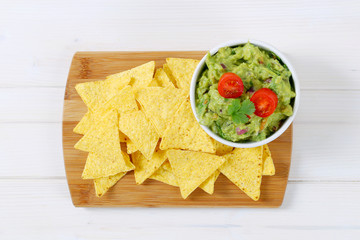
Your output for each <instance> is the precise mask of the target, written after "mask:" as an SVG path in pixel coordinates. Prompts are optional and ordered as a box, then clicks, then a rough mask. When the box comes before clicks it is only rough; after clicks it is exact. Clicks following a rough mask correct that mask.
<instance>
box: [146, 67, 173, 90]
mask: <svg viewBox="0 0 360 240" xmlns="http://www.w3.org/2000/svg"><path fill="white" fill-rule="evenodd" d="M149 86H151V87H164V88H165V87H170V88H175V86H174V84H173V83H172V82H171V80H170V78H169V77H168V76H167V74H166V72H165V71H164V69H162V68H158V69H157V70H156V72H155V76H154V79H153V80H152V81H151V83H150V85H149Z"/></svg>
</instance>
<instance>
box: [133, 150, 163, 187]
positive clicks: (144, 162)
mask: <svg viewBox="0 0 360 240" xmlns="http://www.w3.org/2000/svg"><path fill="white" fill-rule="evenodd" d="M132 156H133V158H132V160H133V163H134V165H135V170H134V175H135V181H136V183H137V184H142V183H143V182H144V181H145V180H146V179H148V178H149V177H150V176H151V175H152V174H153V173H154V172H156V170H158V169H159V167H160V166H161V165H162V164H163V163H164V162H165V160H166V159H167V157H166V151H161V150H159V151H156V152H155V153H154V154H153V155H152V157H151V159H146V158H145V157H144V156H143V155H142V154H141V153H140V152H135V153H134V154H133V155H132Z"/></svg>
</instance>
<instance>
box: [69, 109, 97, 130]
mask: <svg viewBox="0 0 360 240" xmlns="http://www.w3.org/2000/svg"><path fill="white" fill-rule="evenodd" d="M91 115H92V114H91V112H90V111H87V112H86V113H85V115H84V116H83V117H82V118H81V120H80V122H79V123H78V124H77V125H76V126H75V128H74V130H73V131H74V133H77V134H85V133H86V132H87V131H88V130H89V129H90V128H91V126H92V124H93V122H92V120H91Z"/></svg>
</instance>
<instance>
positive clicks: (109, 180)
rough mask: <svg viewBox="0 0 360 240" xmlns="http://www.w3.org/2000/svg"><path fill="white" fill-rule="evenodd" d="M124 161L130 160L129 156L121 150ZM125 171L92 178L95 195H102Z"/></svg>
mask: <svg viewBox="0 0 360 240" xmlns="http://www.w3.org/2000/svg"><path fill="white" fill-rule="evenodd" d="M122 155H123V157H124V159H125V161H127V162H130V157H129V155H127V154H126V153H125V152H122ZM126 173H127V172H120V173H117V174H115V175H112V176H108V177H102V178H96V179H94V186H95V192H96V196H97V197H102V196H103V195H104V194H105V193H106V192H107V191H108V190H109V189H110V188H111V187H112V186H114V185H115V184H116V183H117V182H118V181H119V180H120V179H121V178H122V177H123V176H125V175H126Z"/></svg>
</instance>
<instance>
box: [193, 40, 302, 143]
mask: <svg viewBox="0 0 360 240" xmlns="http://www.w3.org/2000/svg"><path fill="white" fill-rule="evenodd" d="M228 72H231V73H235V74H237V75H238V76H239V77H240V78H241V80H242V82H243V88H244V89H243V93H242V95H241V96H240V97H238V98H224V97H222V96H221V95H220V94H219V91H218V83H219V80H220V78H221V77H222V75H223V74H224V73H228ZM291 82H292V81H291V72H290V71H289V69H288V68H287V66H286V65H285V64H283V63H282V62H281V60H280V59H279V58H278V57H277V56H276V55H275V54H274V53H272V52H270V51H266V50H263V49H259V47H257V46H255V45H253V44H251V43H246V44H245V45H241V46H237V47H223V48H220V49H219V50H218V52H217V53H216V54H214V55H213V56H211V55H210V54H208V55H207V58H206V64H205V68H204V70H203V71H202V73H201V74H200V76H199V79H198V81H197V83H196V90H195V103H196V111H197V116H198V118H199V120H200V124H202V125H205V126H208V127H209V128H210V129H211V131H213V132H214V133H216V134H217V135H219V136H220V137H222V138H224V139H226V140H229V141H232V142H257V141H261V140H264V139H266V138H267V137H268V136H270V135H271V134H273V133H274V132H276V131H277V130H278V129H279V128H280V126H281V125H282V123H283V122H284V121H285V120H286V119H287V118H288V117H289V116H291V115H292V114H293V107H292V106H293V102H294V97H295V92H294V88H293V86H292V84H291ZM262 88H268V89H270V90H272V91H273V92H274V93H275V94H276V95H277V98H278V102H277V105H276V106H275V107H276V108H275V107H274V108H275V110H274V112H273V113H272V114H271V115H270V116H268V117H260V116H257V115H255V114H254V113H253V112H252V114H250V115H246V116H247V118H245V120H246V121H243V122H237V121H234V118H233V117H232V115H231V110H230V108H232V106H231V105H234V106H235V105H236V104H238V103H236V104H235V102H234V101H237V102H239V101H240V104H241V103H244V105H245V103H246V104H248V103H249V100H250V99H251V97H252V95H253V94H254V93H255V92H256V91H258V90H259V89H262ZM244 101H245V102H244ZM251 104H252V103H251ZM239 106H240V105H239Z"/></svg>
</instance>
